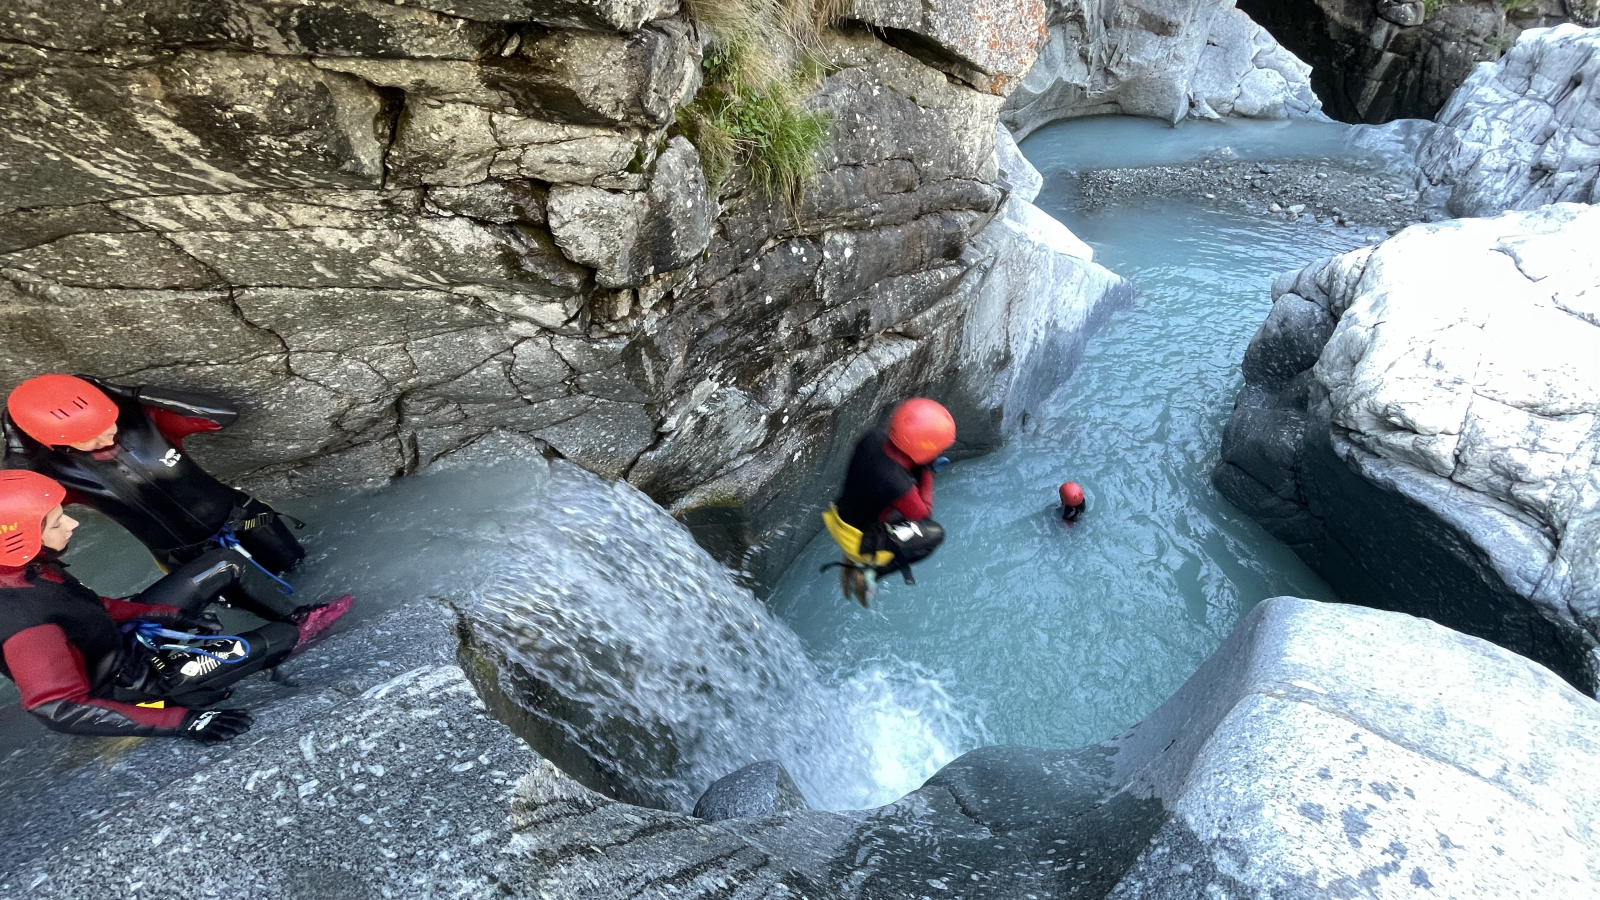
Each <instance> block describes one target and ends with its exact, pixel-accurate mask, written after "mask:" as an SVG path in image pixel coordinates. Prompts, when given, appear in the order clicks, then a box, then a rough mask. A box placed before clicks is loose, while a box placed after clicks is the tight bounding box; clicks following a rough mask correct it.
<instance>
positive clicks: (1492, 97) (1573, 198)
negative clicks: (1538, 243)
mask: <svg viewBox="0 0 1600 900" xmlns="http://www.w3.org/2000/svg"><path fill="white" fill-rule="evenodd" d="M1597 85H1600V29H1588V30H1585V29H1582V28H1579V27H1577V26H1576V25H1562V26H1559V27H1556V28H1548V29H1540V30H1532V31H1526V32H1523V34H1522V36H1521V37H1520V38H1518V39H1517V44H1516V46H1514V47H1512V48H1511V50H1510V52H1508V53H1507V54H1506V55H1505V57H1504V58H1502V59H1501V60H1500V61H1499V62H1498V63H1495V64H1493V65H1489V64H1484V65H1482V66H1480V67H1479V68H1478V69H1477V70H1476V71H1474V72H1473V74H1472V76H1471V77H1470V78H1468V79H1467V81H1466V83H1465V84H1463V85H1462V86H1461V89H1460V90H1458V91H1457V92H1456V93H1455V94H1454V95H1453V96H1452V97H1451V99H1450V103H1449V104H1448V105H1447V106H1445V108H1444V109H1443V110H1442V111H1441V112H1440V113H1439V117H1438V121H1437V127H1436V128H1434V129H1433V130H1432V131H1431V132H1430V133H1429V135H1428V137H1427V139H1426V140H1425V141H1424V142H1423V143H1422V146H1421V147H1420V148H1419V150H1418V151H1417V162H1418V165H1419V166H1420V168H1421V171H1422V175H1423V177H1424V178H1425V179H1426V180H1427V182H1428V183H1431V184H1434V185H1443V186H1446V187H1447V188H1448V189H1449V191H1450V198H1449V208H1450V211H1451V212H1452V213H1454V214H1455V215H1459V216H1484V215H1493V214H1495V213H1499V212H1503V211H1505V210H1509V209H1536V208H1538V207H1540V206H1543V205H1544V204H1546V203H1563V202H1575V203H1595V202H1600V196H1597V194H1596V190H1597V185H1596V180H1597V177H1600V131H1597V129H1600V86H1597Z"/></svg>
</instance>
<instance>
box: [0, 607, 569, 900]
mask: <svg viewBox="0 0 1600 900" xmlns="http://www.w3.org/2000/svg"><path fill="white" fill-rule="evenodd" d="M359 608H360V607H359V605H358V607H357V609H359ZM451 625H452V621H451V616H450V614H449V613H448V611H446V610H442V609H440V608H438V607H437V606H434V605H432V604H428V603H421V602H419V603H418V604H416V605H413V606H409V607H404V608H402V609H400V610H398V611H396V612H394V613H391V614H389V615H387V616H383V617H379V618H377V619H376V620H375V621H368V622H366V623H363V624H362V625H361V626H359V627H358V628H357V629H355V630H351V631H346V632H344V633H340V634H335V635H333V636H331V637H330V638H328V639H327V640H326V641H325V642H323V643H322V644H321V645H320V646H318V647H315V648H313V649H312V650H310V651H309V652H307V653H305V654H303V655H301V656H299V657H296V658H294V659H292V660H291V661H290V662H289V663H287V664H286V665H285V666H284V667H283V669H284V673H285V675H286V676H287V677H288V678H289V679H291V680H292V681H293V683H294V686H293V687H291V686H289V685H287V684H272V683H269V682H267V681H266V680H264V679H250V680H247V681H246V682H244V683H243V684H242V685H241V687H240V688H239V689H238V693H237V696H236V698H235V701H234V702H236V703H239V704H241V705H244V706H247V707H248V708H250V709H251V711H252V713H253V714H254V715H255V719H256V723H255V726H254V727H253V728H252V729H251V731H250V732H249V733H248V734H247V735H245V736H244V737H241V738H239V739H237V740H235V741H233V742H231V743H228V744H225V745H222V746H219V747H202V746H200V745H198V744H194V743H192V742H188V741H180V740H173V739H164V738H158V739H148V740H143V741H123V742H115V741H107V740H105V739H94V738H82V737H75V736H69V735H58V734H54V733H51V732H49V731H46V730H45V729H43V728H42V727H37V726H35V727H36V729H37V736H36V744H35V745H34V746H33V747H32V748H31V750H30V752H27V753H21V754H17V755H14V756H8V758H7V759H5V760H4V761H3V762H0V783H4V784H5V799H4V801H3V803H4V804H5V805H6V808H7V809H8V810H9V811H10V815H7V816H6V817H5V819H4V821H5V824H3V825H0V830H3V833H4V834H5V835H6V844H7V847H8V848H9V851H8V853H7V856H6V859H5V861H4V862H3V863H0V892H4V893H5V894H7V895H8V896H24V895H26V896H32V897H38V898H49V900H57V898H62V900H65V898H74V900H76V898H85V900H86V898H91V897H104V896H106V890H107V886H108V885H117V886H126V885H132V884H141V883H142V885H143V889H144V890H148V891H149V892H150V893H151V894H152V895H153V896H154V895H164V896H166V895H170V896H176V895H180V894H189V893H193V894H197V895H201V896H204V895H206V894H208V893H209V894H218V895H238V896H243V895H253V896H263V897H294V898H301V897H306V898H309V897H338V898H362V900H365V898H374V900H376V898H381V897H384V896H386V895H392V896H425V897H427V896H431V897H440V896H451V897H472V898H487V897H493V896H495V895H497V894H498V893H499V892H500V891H501V890H502V889H505V888H514V887H516V886H518V885H519V884H520V882H519V880H518V878H519V876H518V873H516V872H514V871H507V870H506V869H505V868H504V867H503V866H502V864H501V860H499V859H497V856H496V853H495V851H496V850H497V849H499V848H501V847H503V846H505V845H506V844H507V843H508V842H509V841H510V840H511V835H510V831H509V827H510V825H509V823H508V821H507V819H506V810H507V806H508V802H509V798H510V795H511V792H512V791H513V789H514V787H515V783H516V780H517V778H518V777H519V776H520V774H521V773H523V772H525V771H526V770H527V769H528V768H529V767H530V766H531V765H533V764H534V763H535V761H536V760H537V757H535V756H534V755H533V754H532V753H531V752H530V751H529V750H528V748H527V746H526V745H525V744H523V743H522V742H521V741H519V740H517V739H516V738H515V737H514V736H512V735H511V733H510V732H509V731H507V730H506V728H505V726H503V725H501V724H500V723H499V722H496V721H495V720H493V719H491V718H489V717H488V716H487V715H485V712H484V707H483V704H482V702H481V701H480V700H479V699H478V697H477V695H476V694H474V693H473V690H472V687H471V685H470V684H468V683H467V681H466V680H465V678H464V676H463V674H462V671H461V669H460V668H459V667H458V666H457V665H456V660H455V647H456V641H455V639H454V635H453V634H452V631H451ZM47 761H48V762H47ZM50 768H53V769H54V771H48V772H47V771H44V770H46V769H50ZM96 813H98V815H95V814H96ZM219 860H221V864H219ZM117 889H118V888H113V890H114V891H115V890H117Z"/></svg>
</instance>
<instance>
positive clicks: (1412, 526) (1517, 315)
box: [1215, 204, 1600, 691]
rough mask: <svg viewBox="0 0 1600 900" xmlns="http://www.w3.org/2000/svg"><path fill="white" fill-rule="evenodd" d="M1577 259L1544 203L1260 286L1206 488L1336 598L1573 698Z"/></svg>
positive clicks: (1598, 432) (1588, 500) (1578, 607)
mask: <svg viewBox="0 0 1600 900" xmlns="http://www.w3.org/2000/svg"><path fill="white" fill-rule="evenodd" d="M1596 240H1600V210H1595V209H1594V208H1593V207H1586V206H1578V205H1573V204H1560V205H1553V206H1548V207H1544V208H1542V209H1540V210H1538V211H1536V212H1531V213H1518V214H1507V215H1504V216H1501V217H1498V218H1494V219H1466V220H1458V221H1453V222H1447V223H1440V224H1436V225H1428V226H1414V227H1412V228H1410V229H1407V230H1406V231H1404V232H1401V234H1400V235H1398V236H1396V237H1394V238H1392V239H1390V240H1389V241H1387V242H1385V243H1384V244H1383V245H1381V246H1380V247H1378V248H1377V249H1366V250H1360V251H1356V252H1354V253H1351V254H1346V255H1345V256H1342V257H1337V258H1335V259H1333V260H1324V261H1321V262H1319V263H1316V264H1313V265H1312V266H1309V267H1307V268H1306V269H1305V270H1303V271H1302V272H1300V273H1296V274H1294V275H1292V276H1284V277H1282V278H1280V279H1279V280H1278V282H1277V284H1275V285H1274V293H1275V294H1276V295H1277V299H1276V302H1275V303H1274V306H1273V313H1272V315H1271V316H1269V319H1268V322H1267V323H1266V324H1264V325H1263V326H1262V329H1261V330H1260V331H1259V332H1258V333H1257V335H1256V337H1255V339H1254V340H1252V342H1251V346H1250V350H1249V351H1247V355H1246V358H1247V360H1248V362H1249V364H1248V365H1247V366H1246V370H1245V377H1246V387H1245V389H1244V390H1243V391H1241V393H1240V396H1239V400H1238V402H1237V404H1236V405H1235V409H1234V413H1233V417H1232V419H1231V420H1230V422H1229V424H1228V428H1227V430H1226V432H1225V437H1224V447H1223V453H1222V461H1221V463H1220V465H1219V468H1218V470H1217V474H1216V478H1215V480H1216V482H1217V485H1218V488H1219V490H1221V491H1223V493H1224V495H1225V496H1227V497H1228V498H1229V499H1232V500H1235V501H1236V502H1237V503H1238V504H1239V505H1240V506H1241V507H1242V508H1244V509H1246V510H1247V511H1250V512H1251V513H1252V515H1258V516H1259V517H1261V518H1262V519H1263V522H1264V523H1265V524H1267V525H1268V527H1269V528H1272V529H1273V530H1274V531H1275V533H1278V534H1279V535H1280V536H1282V537H1284V538H1285V539H1286V540H1291V541H1292V542H1293V543H1294V544H1295V547H1296V550H1297V551H1299V552H1300V553H1301V555H1302V556H1304V557H1306V559H1307V560H1308V562H1310V563H1311V564H1312V565H1313V566H1314V567H1315V568H1317V569H1318V570H1319V571H1321V572H1323V573H1324V575H1325V577H1327V578H1328V579H1329V580H1330V582H1332V583H1333V584H1334V585H1335V586H1336V587H1337V588H1339V589H1340V590H1341V591H1342V592H1343V593H1344V594H1345V595H1347V596H1361V597H1363V598H1364V599H1365V600H1366V601H1367V602H1373V603H1378V604H1380V605H1384V606H1388V607H1391V608H1397V609H1403V610H1406V611H1413V612H1416V613H1418V614H1423V615H1428V616H1430V617H1433V618H1436V619H1438V620H1439V621H1441V622H1443V623H1445V624H1447V625H1449V626H1451V627H1453V628H1459V629H1461V630H1464V631H1468V632H1470V633H1473V634H1477V635H1480V636H1483V637H1486V638H1488V639H1491V640H1494V641H1497V642H1499V643H1501V644H1503V645H1505V646H1507V647H1510V648H1511V649H1514V650H1517V651H1518V652H1522V653H1526V654H1528V655H1530V656H1532V657H1534V658H1535V659H1538V660H1540V661H1542V662H1544V663H1546V664H1547V665H1550V666H1551V667H1552V668H1554V669H1555V670H1556V671H1558V672H1559V673H1561V674H1562V675H1563V676H1564V677H1566V678H1568V679H1569V680H1571V681H1572V682H1573V683H1574V684H1577V685H1580V686H1582V687H1583V688H1584V689H1585V690H1590V691H1593V690H1595V687H1596V676H1597V673H1596V672H1594V671H1593V670H1592V666H1591V663H1590V662H1589V659H1590V651H1591V650H1593V649H1594V648H1595V647H1596V646H1597V645H1600V641H1597V638H1600V631H1597V630H1596V626H1597V624H1600V617H1597V616H1596V615H1595V611H1597V610H1600V569H1597V568H1595V563H1596V561H1597V560H1596V556H1595V554H1594V553H1593V551H1592V549H1591V548H1590V547H1589V546H1588V544H1587V541H1588V540H1589V538H1588V537H1587V536H1588V535H1589V534H1590V533H1591V532H1592V529H1593V528H1594V525H1593V523H1594V522H1595V521H1596V519H1597V516H1596V510H1597V509H1600V488H1597V485H1600V481H1597V479H1600V473H1597V470H1596V467H1595V461H1596V459H1597V458H1600V455H1597V450H1596V448H1597V447H1600V426H1597V424H1596V423H1597V417H1596V413H1597V411H1600V362H1597V361H1600V331H1597V330H1596V329H1597V328H1600V314H1597V313H1596V311H1594V310H1593V309H1591V306H1592V304H1589V303H1586V302H1585V301H1584V300H1583V298H1584V297H1585V296H1587V295H1588V294H1591V293H1594V291H1595V287H1596V286H1597V285H1600V270H1597V269H1596V267H1595V261H1594V255H1593V254H1592V253H1588V252H1587V251H1586V250H1585V249H1584V248H1586V247H1588V246H1589V245H1590V244H1592V243H1593V242H1595V241H1596ZM1324 311H1325V312H1324ZM1289 312H1293V313H1294V315H1289V314H1288V313H1289ZM1329 316H1331V317H1333V319H1336V320H1337V325H1335V326H1334V327H1333V328H1332V330H1331V334H1329V329H1328V325H1329V319H1328V317H1329ZM1325 334H1326V335H1328V336H1327V338H1326V339H1325V340H1326V343H1325V344H1324V345H1323V346H1321V347H1320V348H1318V349H1317V354H1316V355H1315V357H1313V356H1312V352H1311V351H1312V349H1313V348H1314V347H1315V345H1316V344H1317V342H1318V341H1319V340H1322V339H1323V338H1322V336H1323V335H1325ZM1312 358H1314V359H1315V364H1314V365H1308V364H1307V360H1308V359H1312ZM1297 368H1298V369H1299V370H1300V372H1299V374H1295V373H1294V370H1296V369H1297ZM1286 376H1292V378H1291V379H1290V380H1289V381H1287V382H1286V381H1285V378H1286ZM1302 380H1304V382H1305V388H1304V390H1303V391H1302V392H1301V393H1299V394H1297V395H1295V396H1294V397H1293V398H1290V401H1289V402H1283V401H1284V399H1285V397H1286V396H1287V395H1286V394H1284V393H1283V388H1284V385H1285V384H1290V385H1293V384H1297V383H1300V382H1301V381H1302ZM1296 417H1298V418H1296ZM1289 419H1295V420H1296V421H1297V422H1299V423H1300V424H1295V425H1292V426H1291V425H1289V424H1287V422H1288V420H1289ZM1251 481H1253V482H1254V483H1255V484H1254V485H1252V484H1251V483H1250V482H1251ZM1267 494H1271V495H1272V498H1276V499H1272V498H1269V497H1268V496H1267ZM1279 501H1288V502H1290V503H1292V504H1294V505H1295V506H1298V507H1299V508H1300V509H1302V510H1304V511H1305V513H1306V514H1305V515H1300V514H1298V513H1296V511H1295V510H1294V509H1292V508H1289V507H1285V506H1284V504H1283V503H1282V502H1279Z"/></svg>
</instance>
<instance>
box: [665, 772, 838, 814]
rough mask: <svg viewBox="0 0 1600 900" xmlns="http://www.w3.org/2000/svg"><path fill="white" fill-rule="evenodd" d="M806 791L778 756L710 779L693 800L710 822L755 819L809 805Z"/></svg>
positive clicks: (698, 810) (696, 811)
mask: <svg viewBox="0 0 1600 900" xmlns="http://www.w3.org/2000/svg"><path fill="white" fill-rule="evenodd" d="M810 808H811V804H809V803H807V802H806V798H805V795H804V794H802V793H800V788H799V786H797V785H796V784H795V783H794V779H793V778H790V777H789V771H788V770H787V769H785V768H784V767H783V763H781V762H778V761H777V760H775V759H769V760H765V761H763V762H758V763H751V764H750V765H748V766H745V767H744V768H742V769H740V770H739V771H737V772H733V773H731V774H728V775H724V776H722V777H721V778H718V779H717V780H716V781H714V782H712V783H711V787H708V788H706V792H705V793H704V794H701V795H700V799H699V800H697V801H696V802H695V804H694V813H693V815H694V817H695V818H697V819H705V820H706V821H707V822H722V821H725V820H727V819H756V818H764V817H766V816H775V815H778V814H780V813H786V812H798V811H800V810H806V809H810Z"/></svg>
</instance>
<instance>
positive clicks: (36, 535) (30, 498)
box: [0, 469, 67, 566]
mask: <svg viewBox="0 0 1600 900" xmlns="http://www.w3.org/2000/svg"><path fill="white" fill-rule="evenodd" d="M66 497H67V491H66V488H63V487H62V486H61V485H59V484H57V483H56V482H55V481H54V480H52V479H49V478H46V477H44V476H43V475H40V474H39V473H38V472H30V471H28V470H27V469H0V566H22V565H27V562H28V560H30V559H33V558H34V557H35V556H38V555H39V548H40V547H41V546H43V545H42V544H41V543H40V542H39V541H40V538H41V536H42V533H43V531H44V517H45V515H46V514H48V513H49V512H50V510H52V509H55V508H56V507H58V506H60V505H61V501H62V500H65V499H66Z"/></svg>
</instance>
